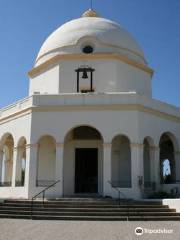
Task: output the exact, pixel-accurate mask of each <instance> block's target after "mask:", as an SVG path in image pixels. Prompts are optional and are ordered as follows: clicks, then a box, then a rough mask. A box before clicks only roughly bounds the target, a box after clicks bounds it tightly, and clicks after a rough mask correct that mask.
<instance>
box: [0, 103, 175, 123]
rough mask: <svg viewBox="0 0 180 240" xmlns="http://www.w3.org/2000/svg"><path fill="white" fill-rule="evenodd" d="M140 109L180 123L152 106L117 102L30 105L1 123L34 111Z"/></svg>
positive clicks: (0, 121) (1, 121)
mask: <svg viewBox="0 0 180 240" xmlns="http://www.w3.org/2000/svg"><path fill="white" fill-rule="evenodd" d="M72 110H75V111H105V110H106V111H108V110H109V111H111V110H112V111H140V112H144V113H149V114H152V115H154V116H156V117H160V118H163V119H167V120H170V121H173V122H177V123H180V117H177V116H174V115H170V114H168V113H164V112H160V111H159V110H155V109H152V108H148V107H144V106H143V105H140V104H119V105H118V104H115V105H68V106H67V105H59V106H37V107H33V106H31V107H28V108H27V109H24V110H22V111H19V112H16V113H13V114H11V115H9V116H6V117H4V118H3V117H2V118H0V125H1V124H4V123H7V122H10V121H12V120H15V119H18V118H20V117H23V116H26V115H28V114H32V112H58V111H72Z"/></svg>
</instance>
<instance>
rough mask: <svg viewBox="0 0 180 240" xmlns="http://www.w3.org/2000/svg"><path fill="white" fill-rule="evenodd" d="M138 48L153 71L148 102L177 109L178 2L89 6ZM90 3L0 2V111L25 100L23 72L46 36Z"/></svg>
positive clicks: (141, 0)
mask: <svg viewBox="0 0 180 240" xmlns="http://www.w3.org/2000/svg"><path fill="white" fill-rule="evenodd" d="M93 5H94V9H96V10H97V11H98V12H99V13H100V14H101V15H102V16H103V17H105V18H109V19H112V20H115V21H117V22H118V23H120V24H121V25H122V26H123V27H124V28H126V29H127V30H128V31H129V32H130V33H131V34H132V35H133V36H134V37H135V38H136V39H137V41H138V42H139V44H140V45H141V47H142V49H143V50H144V52H145V56H146V58H147V60H148V63H149V65H150V66H151V67H152V68H153V69H154V70H155V74H154V77H153V81H152V86H153V97H154V98H157V99H159V100H161V101H165V102H168V103H170V104H174V105H177V106H180V96H179V92H180V1H179V0H149V1H148V0H111V1H110V0H94V3H93ZM89 6H90V0H16V1H15V0H0V83H1V85H0V86H1V88H0V107H4V106H6V105H8V104H11V103H12V102H15V101H17V100H18V99H21V98H23V97H26V96H27V95H28V85H29V79H28V77H27V72H28V70H30V69H31V68H32V66H33V63H34V60H35V58H36V55H37V53H38V51H39V49H40V47H41V45H42V43H43V41H44V40H45V39H46V38H47V37H48V35H49V34H50V33H51V32H53V31H54V30H55V29H56V28H58V27H59V26H60V25H62V24H63V23H64V22H67V21H69V20H71V19H73V18H78V17H79V16H81V14H82V13H83V12H84V11H85V10H86V9H88V8H89Z"/></svg>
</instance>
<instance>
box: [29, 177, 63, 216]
mask: <svg viewBox="0 0 180 240" xmlns="http://www.w3.org/2000/svg"><path fill="white" fill-rule="evenodd" d="M58 182H60V180H58V181H56V182H54V183H53V184H51V185H49V186H47V187H46V188H45V189H43V190H42V191H40V192H39V193H38V194H36V195H35V196H34V197H32V199H31V219H32V218H33V204H34V200H35V199H36V198H37V197H38V196H39V195H41V193H42V195H43V202H42V203H43V206H44V198H45V192H46V191H47V190H48V189H50V188H51V187H54V186H55V185H56V184H57V183H58Z"/></svg>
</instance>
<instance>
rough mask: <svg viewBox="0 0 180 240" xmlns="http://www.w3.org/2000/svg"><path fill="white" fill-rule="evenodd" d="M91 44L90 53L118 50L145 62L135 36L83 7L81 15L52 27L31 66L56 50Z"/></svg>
mask: <svg viewBox="0 0 180 240" xmlns="http://www.w3.org/2000/svg"><path fill="white" fill-rule="evenodd" d="M85 44H90V45H93V46H94V49H95V50H94V53H109V52H110V53H120V54H122V55H124V56H126V57H128V58H130V59H132V60H135V61H137V62H139V63H142V64H146V61H145V58H144V54H143V51H142V50H141V48H140V47H139V45H138V43H137V42H136V40H135V39H134V38H133V37H132V36H131V35H130V34H129V33H128V32H127V31H126V30H125V29H124V28H122V27H121V26H120V25H119V24H117V23H116V22H113V21H111V20H108V19H105V18H102V17H100V16H99V15H98V14H97V13H96V12H95V11H93V10H91V9H90V10H88V11H86V12H85V13H84V14H83V15H82V17H81V18H78V19H75V20H72V21H70V22H67V23H65V24H64V25H62V26H61V27H59V28H58V29H57V30H56V31H54V32H53V33H52V34H51V35H50V36H49V37H48V38H47V39H46V41H45V42H44V44H43V45H42V47H41V49H40V51H39V54H38V56H37V59H36V63H35V66H38V65H40V64H42V63H44V62H46V61H47V60H50V59H51V58H53V57H55V56H57V55H59V54H75V53H76V54H78V53H82V45H85Z"/></svg>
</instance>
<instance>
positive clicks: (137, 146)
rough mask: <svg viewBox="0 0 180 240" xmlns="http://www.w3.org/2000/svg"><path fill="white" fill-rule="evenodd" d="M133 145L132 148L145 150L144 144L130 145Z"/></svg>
mask: <svg viewBox="0 0 180 240" xmlns="http://www.w3.org/2000/svg"><path fill="white" fill-rule="evenodd" d="M130 145H131V147H134V148H144V144H142V143H135V142H134V143H131V144H130Z"/></svg>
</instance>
